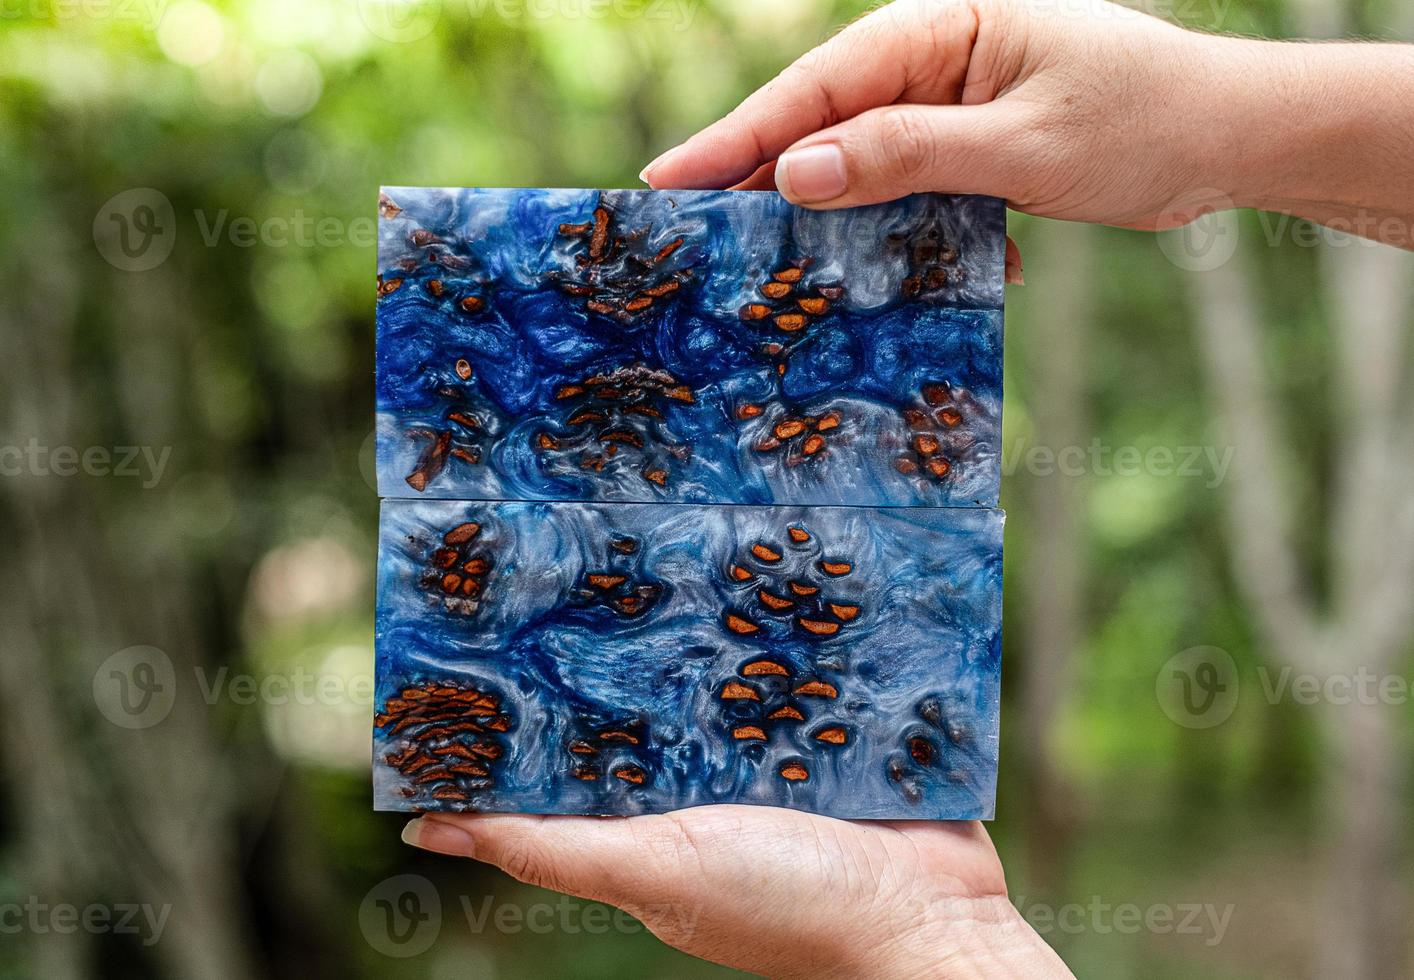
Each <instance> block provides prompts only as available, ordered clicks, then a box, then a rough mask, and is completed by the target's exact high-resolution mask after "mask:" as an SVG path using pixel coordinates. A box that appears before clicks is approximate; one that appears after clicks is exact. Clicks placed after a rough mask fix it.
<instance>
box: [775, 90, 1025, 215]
mask: <svg viewBox="0 0 1414 980" xmlns="http://www.w3.org/2000/svg"><path fill="white" fill-rule="evenodd" d="M1030 132H1032V130H1031V129H1030V128H1029V127H1028V126H1027V125H1026V124H1025V120H1024V116H1023V113H1022V110H1020V109H1018V108H1016V107H1014V106H1011V105H1008V104H1005V103H1001V102H993V103H988V104H986V105H978V106H921V105H896V106H888V107H885V108H881V109H873V110H870V111H869V112H865V113H862V114H860V115H858V116H856V117H855V118H853V119H850V120H848V121H847V122H844V123H841V124H839V125H837V126H833V127H831V128H829V129H826V130H824V131H823V132H820V133H817V134H815V135H813V136H809V137H807V138H806V139H804V140H802V141H801V142H800V143H798V144H796V145H795V146H792V147H791V148H790V149H788V150H786V152H784V153H782V154H781V156H780V159H778V160H777V161H776V186H777V187H778V188H779V189H780V192H781V193H782V194H783V195H785V197H786V198H787V199H788V200H790V201H792V202H794V203H796V204H801V205H805V206H807V207H813V208H842V207H854V206H856V205H861V204H876V203H878V202H880V201H891V200H894V199H896V198H900V197H904V196H905V195H908V194H913V193H917V192H920V191H943V192H946V193H951V194H992V195H995V196H997V197H1004V198H1008V199H1016V198H1018V197H1021V198H1023V199H1024V198H1025V196H1026V188H1027V186H1028V183H1029V181H1030V175H1031V172H1032V168H1033V167H1034V166H1035V165H1036V163H1037V159H1036V154H1037V152H1038V149H1039V148H1038V146H1037V141H1036V140H1035V139H1034V138H1033V137H1032V136H1031V135H1029V134H1030Z"/></svg>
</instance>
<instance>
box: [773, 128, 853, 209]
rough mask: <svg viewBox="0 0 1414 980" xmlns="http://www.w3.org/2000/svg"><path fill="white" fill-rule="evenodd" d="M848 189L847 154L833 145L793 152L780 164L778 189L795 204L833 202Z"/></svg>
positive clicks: (777, 164) (780, 161) (777, 166)
mask: <svg viewBox="0 0 1414 980" xmlns="http://www.w3.org/2000/svg"><path fill="white" fill-rule="evenodd" d="M847 186H848V182H847V180H846V177H845V171H844V154H843V153H842V152H840V148H839V147H838V146H836V145H835V144H833V143H822V144H819V145H818V146H803V147H801V148H800V149H798V150H789V151H787V152H785V153H783V154H781V158H780V159H779V160H777V161H776V187H778V188H779V189H780V191H781V193H782V194H784V195H785V196H786V197H788V198H790V199H791V200H793V201H800V202H804V203H814V202H816V201H832V200H834V199H835V198H837V197H839V196H840V195H841V194H843V193H844V192H845V189H846V188H847Z"/></svg>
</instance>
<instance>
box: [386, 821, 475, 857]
mask: <svg viewBox="0 0 1414 980" xmlns="http://www.w3.org/2000/svg"><path fill="white" fill-rule="evenodd" d="M403 843H404V844H411V845H412V846H413V847H417V848H421V849H422V850H424V851H434V852H436V853H437V854H456V855H459V856H461V857H472V856H473V855H474V854H475V853H476V843H475V841H473V840H472V839H471V835H470V834H468V833H467V832H466V831H465V830H462V829H461V828H460V827H458V826H456V825H454V824H450V823H446V822H445V821H442V820H428V819H427V818H426V817H416V818H414V819H412V820H409V821H408V822H407V826H405V827H403Z"/></svg>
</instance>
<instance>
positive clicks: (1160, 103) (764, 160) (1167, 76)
mask: <svg viewBox="0 0 1414 980" xmlns="http://www.w3.org/2000/svg"><path fill="white" fill-rule="evenodd" d="M1396 79H1399V80H1400V81H1399V82H1398V83H1397V85H1396V83H1395V80H1396ZM1410 86H1414V48H1411V47H1409V46H1405V45H1390V44H1383V45H1382V44H1326V45H1303V44H1288V43H1274V42H1265V41H1253V40H1248V39H1243V38H1223V37H1214V36H1212V35H1207V34H1198V33H1194V32H1190V31H1186V30H1183V29H1180V28H1178V27H1175V26H1173V25H1170V24H1167V23H1165V22H1163V21H1160V20H1158V19H1156V18H1153V17H1149V16H1147V15H1143V14H1139V13H1137V12H1135V11H1132V10H1128V9H1125V8H1122V7H1119V6H1116V5H1114V4H1111V3H1106V2H1104V0H896V2H894V3H891V4H889V5H888V6H886V7H883V8H880V9H879V10H876V11H874V12H872V13H870V14H869V15H867V16H865V17H863V18H862V19H860V20H858V21H856V22H855V23H853V24H851V25H850V26H849V27H847V28H845V29H844V30H843V31H841V32H840V33H839V34H838V35H836V36H835V37H834V38H832V39H831V40H829V41H828V42H826V43H825V44H823V45H821V46H820V47H818V48H816V49H815V50H813V51H811V52H809V53H807V54H806V55H805V56H804V57H802V58H800V59H799V60H798V61H796V62H795V63H794V64H792V65H791V66H790V67H789V68H787V69H786V70H785V71H784V72H782V73H781V74H780V75H779V76H778V77H777V78H776V79H775V80H774V81H772V82H771V83H770V84H768V85H767V86H766V87H764V88H762V89H761V90H760V91H758V92H756V93H755V94H753V95H752V96H750V97H749V98H748V99H747V100H746V101H745V102H743V103H742V104H741V105H740V106H739V107H738V108H737V109H735V110H734V111H733V112H731V113H730V114H729V115H728V116H727V117H726V118H724V119H722V120H720V121H719V122H717V123H714V124H713V125H711V126H708V127H707V128H706V129H705V130H703V131H702V132H700V133H698V134H697V135H695V136H693V137H692V138H691V139H689V140H688V141H687V142H685V143H683V144H682V145H681V146H678V147H676V148H674V149H672V150H669V151H668V152H667V153H665V154H663V155H662V156H661V157H659V158H658V159H657V160H655V161H653V163H651V164H649V165H648V167H647V168H645V170H644V172H643V178H644V179H645V180H646V181H648V183H649V184H650V185H651V186H653V187H656V188H666V187H684V188H708V187H713V188H715V187H726V186H728V185H735V186H736V187H738V188H744V189H765V188H769V187H771V186H772V183H773V181H774V184H775V185H776V186H777V187H778V188H779V190H780V192H781V193H782V194H783V195H785V197H787V198H788V199H790V200H791V201H793V202H795V203H797V204H801V205H805V206H808V207H816V208H836V207H847V206H852V205H859V204H870V203H875V202H879V201H885V200H890V199H893V198H897V197H902V196H904V195H905V194H909V193H913V192H917V191H945V192H950V193H971V194H991V195H995V196H998V197H1002V198H1005V199H1006V200H1007V201H1008V203H1009V204H1010V205H1011V206H1012V207H1013V208H1015V209H1017V210H1020V211H1026V212H1030V213H1033V214H1038V215H1044V216H1047V217H1053V218H1065V219H1070V220H1077V221H1090V222H1099V223H1105V224H1112V225H1122V226H1127V227H1135V228H1143V229H1153V228H1160V227H1170V226H1175V225H1179V224H1184V223H1186V222H1188V221H1190V220H1192V219H1193V218H1195V217H1197V216H1198V215H1200V214H1202V213H1204V212H1205V211H1208V210H1214V209H1221V208H1224V207H1233V206H1239V207H1265V208H1270V209H1273V210H1282V211H1287V212H1289V213H1293V214H1299V215H1301V216H1303V217H1308V218H1312V219H1314V220H1317V221H1327V222H1329V221H1332V220H1333V219H1334V218H1337V217H1341V218H1345V219H1346V220H1348V221H1351V222H1352V224H1351V226H1350V230H1354V231H1355V232H1356V233H1358V234H1366V235H1368V236H1370V237H1373V238H1378V239H1381V240H1384V241H1388V242H1391V243H1393V244H1397V245H1403V246H1404V247H1414V235H1410V234H1409V231H1410V228H1411V227H1412V226H1414V167H1410V166H1409V165H1408V161H1409V160H1410V159H1411V157H1414V102H1411V101H1410V100H1409V99H1408V98H1407V92H1408V90H1409V88H1410ZM1357 219H1363V220H1357ZM1381 222H1384V224H1383V225H1382V224H1381Z"/></svg>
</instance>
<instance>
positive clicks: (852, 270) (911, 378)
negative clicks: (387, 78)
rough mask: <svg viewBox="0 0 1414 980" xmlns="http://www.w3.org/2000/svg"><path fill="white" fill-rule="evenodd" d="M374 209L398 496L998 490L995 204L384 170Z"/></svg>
mask: <svg viewBox="0 0 1414 980" xmlns="http://www.w3.org/2000/svg"><path fill="white" fill-rule="evenodd" d="M380 214H381V220H380V225H379V287H380V288H379V293H380V298H379V301H378V314H377V320H378V347H377V405H378V424H377V444H378V452H377V458H378V478H379V489H380V493H381V494H382V495H384V496H389V497H397V496H428V497H448V498H455V499H469V498H476V499H504V500H517V499H519V500H624V501H644V502H671V501H678V502H704V503H705V502H712V503H754V504H768V503H809V504H846V505H856V506H918V505H926V506H995V505H996V503H997V496H998V489H999V481H1000V451H999V446H1000V436H1001V396H1002V370H1001V362H1002V270H1003V253H1004V241H1005V238H1004V227H1005V211H1004V208H1003V206H1002V203H1001V202H1000V201H997V200H995V199H992V198H978V197H945V196H938V195H919V196H915V197H910V198H907V199H905V200H903V201H897V202H892V203H889V204H883V205H878V206H875V207H869V208H859V209H853V210H849V211H837V212H815V211H807V210H802V209H798V208H795V207H793V206H791V205H789V204H787V203H786V202H785V201H784V200H783V199H781V198H780V197H779V196H778V195H776V194H769V193H760V192H698V191H683V192H646V191H602V192H599V191H583V190H504V189H478V190H471V189H467V190H456V189H426V188H404V187H390V188H385V189H384V192H383V194H382V197H381V203H380ZM595 378H597V379H600V380H601V384H600V385H599V386H597V387H595V386H586V385H585V382H586V381H587V380H591V379H595ZM605 392H608V394H605ZM930 396H931V397H930ZM571 420H576V421H574V422H573V423H572V424H571ZM822 422H823V426H824V427H821V425H822ZM797 423H804V427H803V428H800V427H798V425H797ZM783 433H790V435H783ZM920 447H922V448H920Z"/></svg>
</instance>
